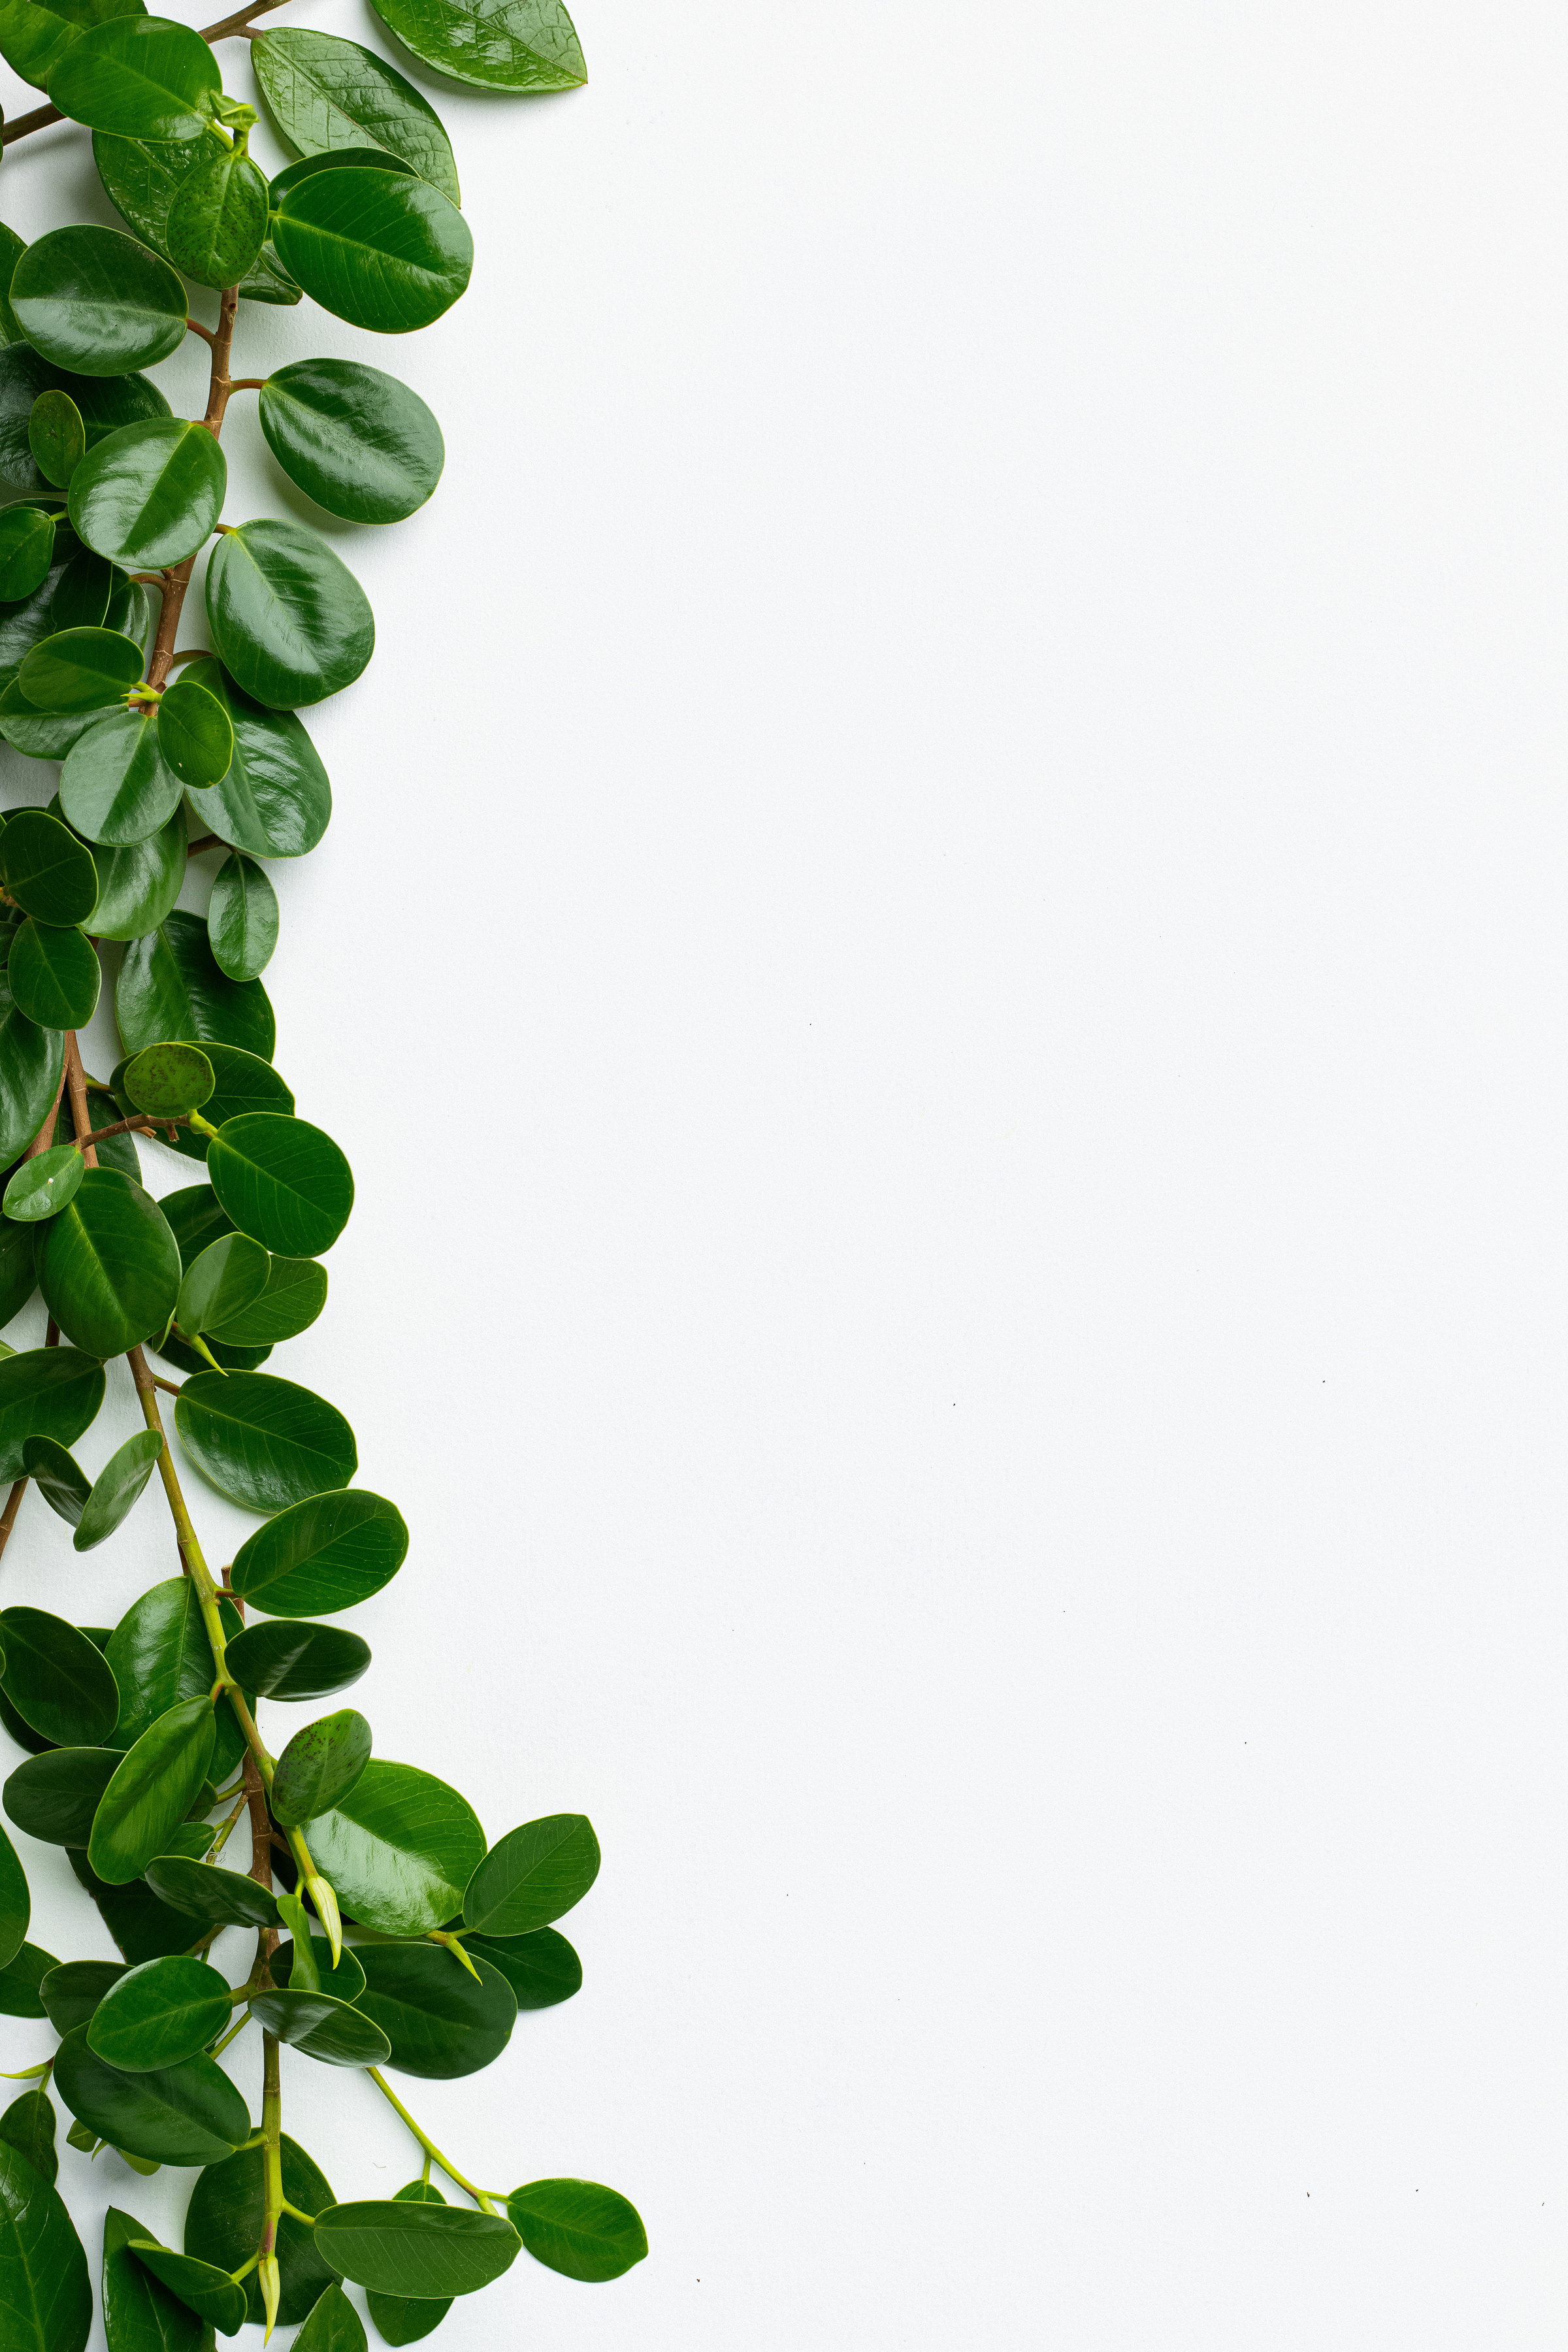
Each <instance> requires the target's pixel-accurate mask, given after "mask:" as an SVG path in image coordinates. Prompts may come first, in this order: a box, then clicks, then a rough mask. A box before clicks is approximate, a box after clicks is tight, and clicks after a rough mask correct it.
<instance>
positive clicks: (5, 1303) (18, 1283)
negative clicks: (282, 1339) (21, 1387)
mask: <svg viewBox="0 0 1568 2352" xmlns="http://www.w3.org/2000/svg"><path fill="white" fill-rule="evenodd" d="M35 1248H36V1244H35V1242H34V1236H33V1229H32V1226H31V1225H30V1224H17V1223H15V1222H14V1221H13V1220H12V1219H11V1218H9V1217H4V1218H0V1323H9V1322H10V1320H11V1318H12V1317H13V1316H15V1315H18V1314H20V1312H21V1310H22V1308H23V1307H26V1303H27V1301H28V1299H29V1298H31V1297H32V1295H33V1293H34V1291H35V1290H36V1289H37V1286H38V1275H37V1265H36V1263H35ZM297 1262H298V1261H296V1260H295V1259H293V1258H275V1259H274V1260H273V1264H274V1265H280V1266H289V1265H295V1264H296V1263H297ZM303 1262H304V1263H306V1264H310V1263H311V1261H310V1260H306V1261H303ZM316 1271H317V1272H318V1273H319V1274H320V1275H321V1282H322V1292H321V1297H322V1299H323V1300H324V1298H325V1297H326V1290H325V1283H326V1271H325V1268H324V1267H317V1268H316ZM320 1312H321V1307H320V1305H318V1307H317V1308H316V1313H317V1314H320ZM300 1328H303V1326H301V1327H300Z"/></svg>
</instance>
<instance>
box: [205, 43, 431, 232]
mask: <svg viewBox="0 0 1568 2352" xmlns="http://www.w3.org/2000/svg"><path fill="white" fill-rule="evenodd" d="M250 59H251V63H252V64H253V65H254V67H255V68H256V79H257V80H258V82H259V83H260V85H261V91H262V95H263V97H264V98H265V99H266V100H267V105H268V111H269V112H270V114H271V116H272V119H273V121H275V122H276V123H277V125H278V128H279V131H281V132H282V134H283V136H284V138H285V139H287V140H288V141H289V144H290V145H291V146H292V147H294V148H296V149H297V150H298V151H299V152H300V154H301V155H322V154H328V153H331V152H332V151H333V150H334V149H336V148H345V147H358V146H369V147H384V148H385V149H386V150H387V151H388V152H390V153H391V154H394V155H399V156H401V157H402V158H403V160H404V162H405V163H409V164H411V165H412V166H413V168H414V170H415V171H416V172H417V173H418V174H419V176H420V178H421V179H422V180H428V181H429V183H430V184H431V186H432V187H436V188H439V189H440V191H441V193H442V194H443V195H446V196H450V198H451V199H452V202H453V203H454V204H458V203H459V202H460V201H461V198H460V195H459V192H458V167H457V164H456V163H454V161H453V159H452V144H451V142H450V140H449V139H448V138H447V133H446V131H444V130H443V129H442V127H441V120H440V117H439V116H438V115H437V112H436V110H435V109H434V107H433V106H432V105H431V104H430V101H429V100H428V99H426V98H424V97H422V96H421V94H420V93H419V91H418V90H416V89H415V87H414V85H413V83H412V82H410V81H406V80H405V79H404V77H403V76H402V74H400V73H398V72H397V71H396V70H395V68H393V67H392V66H389V65H388V64H387V63H386V61H385V59H384V58H378V57H377V56H376V55H375V54H374V51H373V50H370V49H364V48H361V47H360V45H359V43H358V42H357V41H344V40H340V39H339V38H338V37H337V36H336V35H335V34H333V33H318V32H312V31H308V30H306V29H305V28H304V27H302V26H292V25H291V26H285V27H284V29H283V30H282V31H281V32H267V33H263V34H262V35H260V36H259V37H258V38H257V39H255V40H253V41H252V42H251V45H250Z"/></svg>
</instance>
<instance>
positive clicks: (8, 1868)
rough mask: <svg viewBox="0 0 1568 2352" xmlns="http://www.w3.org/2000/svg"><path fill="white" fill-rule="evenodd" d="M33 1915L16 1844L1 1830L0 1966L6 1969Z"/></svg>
mask: <svg viewBox="0 0 1568 2352" xmlns="http://www.w3.org/2000/svg"><path fill="white" fill-rule="evenodd" d="M32 1916H33V1898H32V1896H31V1895H29V1893H28V1892H27V1874H26V1871H25V1870H24V1869H23V1867H22V1864H21V1861H20V1859H19V1858H18V1856H17V1853H16V1847H15V1846H14V1845H13V1844H12V1843H11V1841H10V1839H9V1838H8V1837H7V1836H6V1835H5V1831H4V1830H0V1969H8V1968H9V1967H10V1965H11V1963H12V1961H13V1960H14V1959H15V1958H16V1955H17V1953H18V1952H19V1951H20V1950H21V1948H22V1946H23V1945H24V1943H25V1942H26V1937H27V1923H28V1921H29V1920H30V1919H31V1917H32Z"/></svg>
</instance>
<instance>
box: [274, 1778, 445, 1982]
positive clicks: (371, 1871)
mask: <svg viewBox="0 0 1568 2352" xmlns="http://www.w3.org/2000/svg"><path fill="white" fill-rule="evenodd" d="M484 1836H485V1833H484V1832H483V1830H482V1829H480V1827H479V1822H478V1820H477V1818H476V1816H475V1813H474V1810H473V1807H472V1806H471V1805H470V1804H469V1803H468V1800H467V1799H466V1798H464V1797H460V1796H459V1795H458V1791H457V1790H456V1789H451V1788H448V1787H447V1783H446V1781H445V1780H437V1779H436V1777H435V1775H434V1774H433V1773H430V1772H421V1771H420V1770H418V1769H416V1766H414V1765H412V1764H395V1763H391V1762H388V1761H386V1760H385V1759H382V1758H380V1757H374V1758H373V1759H372V1760H371V1761H370V1763H368V1764H367V1765H366V1766H365V1768H364V1770H363V1773H362V1774H361V1776H360V1778H359V1780H357V1781H356V1782H355V1784H354V1786H353V1788H352V1789H351V1790H350V1791H349V1793H348V1795H347V1796H346V1797H344V1798H343V1799H342V1802H341V1803H339V1804H338V1805H336V1806H334V1808H333V1810H332V1811H331V1812H330V1813H322V1814H321V1815H319V1816H318V1818H317V1819H316V1821H315V1822H312V1823H311V1825H310V1853H311V1855H312V1857H313V1859H314V1861H315V1864H316V1866H317V1868H318V1869H319V1870H320V1871H321V1874H322V1875H323V1876H324V1877H326V1878H328V1879H330V1880H331V1884H332V1885H333V1886H334V1887H335V1888H336V1890H337V1895H338V1900H339V1902H340V1903H341V1905H342V1908H343V1909H344V1911H345V1912H347V1913H348V1915H349V1916H350V1917H351V1918H353V1919H357V1920H359V1921H361V1922H362V1924H363V1926H365V1927H374V1928H376V1929H377V1930H378V1931H379V1932H380V1933H381V1934H382V1935H384V1936H427V1935H428V1934H429V1933H430V1930H431V1929H432V1928H433V1927H445V1926H446V1924H447V1921H448V1920H449V1919H454V1918H456V1917H457V1916H458V1913H459V1912H460V1910H461V1908H462V1902H463V1896H462V1889H463V1887H465V1886H466V1885H468V1880H469V1879H470V1878H471V1877H472V1876H473V1874H474V1869H475V1866H476V1864H478V1863H479V1859H480V1857H481V1856H482V1854H483V1853H484ZM446 1957H447V1958H450V1955H447V1956H446ZM451 1966H452V1968H453V1969H454V1970H455V1971H457V1972H458V1974H461V1973H462V1971H461V1969H459V1967H458V1962H457V1961H456V1960H455V1959H454V1960H451Z"/></svg>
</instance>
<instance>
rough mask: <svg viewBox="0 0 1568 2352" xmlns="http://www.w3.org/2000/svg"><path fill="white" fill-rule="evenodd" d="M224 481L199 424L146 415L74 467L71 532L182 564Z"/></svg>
mask: <svg viewBox="0 0 1568 2352" xmlns="http://www.w3.org/2000/svg"><path fill="white" fill-rule="evenodd" d="M229 282H230V284H232V283H233V280H232V279H231V280H230V281H229ZM44 396H45V398H47V399H53V400H58V399H61V398H63V397H64V394H59V393H49V394H45V395H44ZM227 479H228V468H227V467H226V464H225V462H224V454H223V451H222V449H221V448H220V447H219V446H218V444H217V442H216V439H215V437H214V436H213V435H212V434H211V433H209V432H208V431H207V428H206V426H205V425H191V424H187V423H186V422H185V420H184V418H183V417H178V416H155V417H151V418H149V419H148V420H147V422H146V423H144V424H142V425H121V429H120V431H119V432H118V433H110V434H109V435H107V436H105V438H104V439H103V440H101V441H100V443H99V445H98V446H97V448H96V449H95V450H94V451H93V453H92V455H91V457H87V458H84V460H83V461H82V463H81V464H80V465H79V467H77V470H76V473H75V476H74V478H73V479H72V481H71V486H70V519H71V521H72V523H73V524H74V525H75V527H76V531H77V535H78V537H79V539H81V540H82V541H84V542H85V544H86V545H87V546H89V547H91V548H95V549H96V550H97V551H98V553H99V554H100V555H103V556H107V557H108V558H109V560H110V562H112V563H118V564H122V565H123V566H124V568H125V569H126V570H127V571H128V572H158V571H162V570H163V568H164V567H165V566H167V565H174V564H176V563H183V562H184V560H185V558H186V556H187V555H194V554H195V551H196V550H197V548H198V547H200V546H201V544H202V542H203V541H204V540H206V539H208V538H209V537H210V536H211V533H212V527H213V525H214V523H215V522H216V520H217V519H218V517H219V515H220V514H221V513H222V512H223V497H224V489H225V488H226V483H227ZM138 675H140V673H138Z"/></svg>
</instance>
